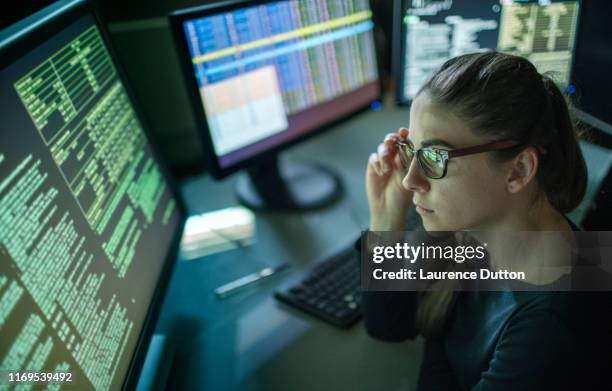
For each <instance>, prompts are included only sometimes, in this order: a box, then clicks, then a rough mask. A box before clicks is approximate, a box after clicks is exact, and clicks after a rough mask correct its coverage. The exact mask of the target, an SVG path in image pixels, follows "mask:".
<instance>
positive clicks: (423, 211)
mask: <svg viewBox="0 0 612 391" xmlns="http://www.w3.org/2000/svg"><path fill="white" fill-rule="evenodd" d="M414 205H415V206H416V211H417V213H418V214H426V213H433V210H432V209H428V208H426V207H424V206H421V205H419V204H418V203H416V202H414Z"/></svg>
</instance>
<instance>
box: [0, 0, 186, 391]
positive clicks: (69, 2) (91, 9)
mask: <svg viewBox="0 0 612 391" xmlns="http://www.w3.org/2000/svg"><path fill="white" fill-rule="evenodd" d="M86 15H91V17H92V18H93V20H94V23H95V24H96V26H97V27H98V30H99V31H100V35H101V37H102V40H103V41H104V43H105V45H106V47H107V50H108V51H109V53H110V57H111V58H112V61H113V65H114V66H115V69H116V71H117V75H118V77H119V79H120V80H121V82H122V83H123V87H124V88H125V91H126V93H127V94H128V97H129V99H130V101H131V103H132V107H133V109H134V111H135V112H136V116H137V118H138V120H139V121H140V122H141V125H142V128H143V130H144V132H145V136H146V137H147V141H148V144H149V147H150V149H151V153H152V155H153V157H154V159H155V160H156V163H157V164H158V166H159V169H160V171H161V174H162V176H163V177H164V180H165V181H166V184H167V186H168V188H169V191H170V193H171V196H172V197H173V199H174V200H175V202H176V208H177V211H178V213H179V216H178V224H177V226H176V228H175V231H174V233H173V237H172V240H171V242H170V246H169V247H168V251H167V253H166V254H165V255H164V259H163V263H162V268H161V270H160V274H159V277H158V280H157V283H156V285H155V289H154V293H153V296H152V297H151V302H150V304H149V308H148V310H147V313H146V315H145V319H144V321H143V324H142V328H141V330H140V334H139V336H138V341H137V342H136V347H135V349H134V351H133V352H132V355H131V358H130V363H129V366H128V370H127V372H126V375H125V377H124V379H123V384H122V389H124V390H131V389H134V388H136V384H137V383H138V378H139V375H140V371H141V369H142V366H143V364H144V359H145V356H146V354H147V349H148V346H149V343H150V341H151V338H152V336H153V332H154V329H155V324H156V321H157V319H158V317H159V312H160V308H161V304H162V300H163V298H164V296H165V293H166V290H167V288H168V283H169V281H170V277H171V275H172V272H173V269H174V265H175V261H176V257H177V254H178V249H179V246H180V240H181V237H182V233H183V229H184V225H185V220H186V216H187V210H186V208H185V204H184V202H183V200H182V198H181V197H180V193H179V191H178V187H177V184H176V182H175V181H174V180H173V177H172V176H171V175H170V172H169V170H168V168H167V167H166V165H165V164H164V162H163V160H162V159H161V155H160V153H159V151H158V149H157V147H156V146H155V144H154V143H153V142H152V141H151V140H152V137H151V134H152V133H151V128H150V127H149V126H148V124H147V121H146V118H145V116H144V115H143V112H142V110H141V108H140V106H139V105H138V103H137V100H136V99H135V95H134V93H133V90H132V89H131V87H130V84H129V82H128V79H127V77H126V74H125V72H124V70H123V68H122V67H121V65H120V64H119V61H118V57H117V54H116V52H115V50H114V48H113V45H112V43H111V40H110V38H109V34H108V32H107V28H106V25H105V23H104V21H103V19H102V17H101V15H100V12H99V10H98V7H97V5H96V4H93V3H92V2H90V1H89V0H61V1H58V2H56V3H53V4H51V5H49V6H47V7H45V8H43V9H42V10H40V11H38V12H36V13H35V14H33V15H31V16H29V17H27V18H24V19H23V20H21V21H20V22H17V23H15V24H13V25H11V26H9V27H7V28H6V29H4V30H3V31H0V51H1V52H2V53H3V56H2V58H1V59H0V70H2V69H4V68H5V67H7V66H9V65H10V64H12V63H13V62H14V61H16V60H18V59H19V58H21V57H22V56H23V55H25V54H26V53H28V52H29V51H30V50H32V49H34V48H36V47H37V46H39V45H41V44H43V43H44V42H45V41H46V40H47V39H48V38H49V37H50V36H52V35H54V34H56V33H59V32H61V31H62V30H63V29H64V28H65V27H66V26H67V25H69V24H71V23H73V22H75V21H76V20H78V19H80V18H81V17H84V16H86Z"/></svg>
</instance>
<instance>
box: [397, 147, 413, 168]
mask: <svg viewBox="0 0 612 391" xmlns="http://www.w3.org/2000/svg"><path fill="white" fill-rule="evenodd" d="M396 145H397V147H398V149H399V157H400V160H401V162H402V166H404V169H405V170H408V169H409V168H410V163H411V162H412V157H413V156H414V152H413V151H414V146H413V145H412V143H411V142H410V141H406V143H399V142H398V143H397V144H396Z"/></svg>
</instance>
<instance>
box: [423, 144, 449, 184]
mask: <svg viewBox="0 0 612 391" xmlns="http://www.w3.org/2000/svg"><path fill="white" fill-rule="evenodd" d="M419 152H420V153H419V163H420V164H421V167H422V168H423V171H424V172H425V175H427V176H428V177H430V178H432V179H438V178H442V176H443V175H444V159H442V155H441V154H440V153H439V152H438V151H436V150H435V149H430V148H423V149H422V150H420V151H419Z"/></svg>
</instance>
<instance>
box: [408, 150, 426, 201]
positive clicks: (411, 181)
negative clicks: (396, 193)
mask: <svg viewBox="0 0 612 391" xmlns="http://www.w3.org/2000/svg"><path fill="white" fill-rule="evenodd" d="M402 186H404V188H405V189H406V190H410V191H413V192H415V193H425V192H427V191H429V178H427V177H426V176H425V174H424V173H423V170H421V167H420V166H419V162H418V161H417V158H416V157H414V158H413V159H412V161H411V162H410V167H408V172H407V173H406V176H404V179H403V180H402Z"/></svg>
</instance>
